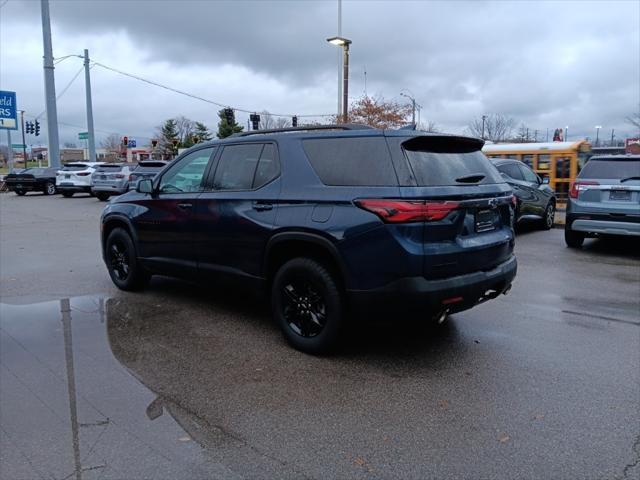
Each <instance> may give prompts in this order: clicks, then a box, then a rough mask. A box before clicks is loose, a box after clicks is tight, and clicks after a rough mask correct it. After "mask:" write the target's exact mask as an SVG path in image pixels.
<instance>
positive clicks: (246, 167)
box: [213, 144, 264, 190]
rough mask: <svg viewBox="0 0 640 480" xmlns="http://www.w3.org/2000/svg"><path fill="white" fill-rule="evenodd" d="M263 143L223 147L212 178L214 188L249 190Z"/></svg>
mask: <svg viewBox="0 0 640 480" xmlns="http://www.w3.org/2000/svg"><path fill="white" fill-rule="evenodd" d="M263 146H264V145H263V144H246V145H229V146H226V147H224V150H223V151H222V155H220V161H219V162H218V167H217V168H216V174H215V177H214V179H213V188H214V190H250V189H251V185H252V184H253V176H254V174H255V172H256V166H257V165H258V159H259V158H260V153H261V152H262V147H263Z"/></svg>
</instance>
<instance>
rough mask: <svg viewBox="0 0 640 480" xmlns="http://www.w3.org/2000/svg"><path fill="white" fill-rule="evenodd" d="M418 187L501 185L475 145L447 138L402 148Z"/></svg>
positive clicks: (410, 142)
mask: <svg viewBox="0 0 640 480" xmlns="http://www.w3.org/2000/svg"><path fill="white" fill-rule="evenodd" d="M402 148H403V150H404V152H405V154H406V156H407V160H408V161H409V165H410V166H411V169H412V170H413V174H414V176H415V178H416V182H417V183H418V185H419V186H421V187H431V186H439V185H482V184H487V183H504V180H503V179H502V176H501V175H500V174H499V173H498V171H497V170H496V168H495V167H494V166H493V165H492V164H491V162H490V161H489V160H488V159H487V157H485V156H484V154H483V153H482V152H481V151H480V150H479V148H480V145H479V144H478V143H477V142H475V141H467V140H464V139H460V138H455V137H452V138H447V137H414V138H412V139H410V140H407V141H406V142H404V143H403V144H402Z"/></svg>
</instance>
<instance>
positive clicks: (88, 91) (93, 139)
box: [84, 48, 96, 162]
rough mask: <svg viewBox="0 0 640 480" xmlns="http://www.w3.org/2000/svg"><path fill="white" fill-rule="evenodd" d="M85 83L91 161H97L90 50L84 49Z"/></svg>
mask: <svg viewBox="0 0 640 480" xmlns="http://www.w3.org/2000/svg"><path fill="white" fill-rule="evenodd" d="M84 84H85V87H84V89H85V94H86V102H87V132H88V134H89V135H88V137H89V138H87V143H88V144H89V145H88V146H89V161H90V162H95V161H96V137H95V136H94V133H93V105H92V103H91V75H90V74H89V50H87V49H86V48H85V49H84Z"/></svg>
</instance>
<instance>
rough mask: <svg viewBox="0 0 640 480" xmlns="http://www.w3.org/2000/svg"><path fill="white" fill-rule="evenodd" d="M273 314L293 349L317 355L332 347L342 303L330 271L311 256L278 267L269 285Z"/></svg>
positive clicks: (340, 328) (340, 326)
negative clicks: (270, 286) (270, 285)
mask: <svg viewBox="0 0 640 480" xmlns="http://www.w3.org/2000/svg"><path fill="white" fill-rule="evenodd" d="M271 305H272V309H273V317H274V319H275V320H276V322H277V323H278V325H279V326H280V328H281V329H282V332H283V333H284V336H285V338H286V339H287V341H288V342H289V343H290V344H291V345H292V346H293V347H294V348H296V349H298V350H300V351H303V352H306V353H310V354H313V355H319V354H323V353H327V352H329V351H331V350H332V349H334V348H335V346H336V344H337V340H338V337H339V334H340V331H341V330H342V326H343V323H344V319H343V316H344V305H343V300H342V293H341V290H340V287H339V284H338V282H337V280H336V278H335V277H334V275H333V274H332V273H331V272H330V271H329V270H328V269H327V268H325V267H324V266H323V265H322V264H320V263H318V262H317V261H315V260H312V259H311V258H305V257H300V258H294V259H292V260H289V261H288V262H286V263H285V264H284V265H282V266H281V267H280V269H279V270H278V272H277V273H276V275H275V277H274V279H273V284H272V288H271Z"/></svg>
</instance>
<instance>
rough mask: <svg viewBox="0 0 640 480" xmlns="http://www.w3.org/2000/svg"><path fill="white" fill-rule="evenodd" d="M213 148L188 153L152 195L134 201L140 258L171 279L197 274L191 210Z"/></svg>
mask: <svg viewBox="0 0 640 480" xmlns="http://www.w3.org/2000/svg"><path fill="white" fill-rule="evenodd" d="M214 153H215V147H210V148H202V149H199V150H196V151H193V152H190V153H188V154H187V155H185V156H184V157H182V158H180V159H178V160H176V161H175V163H174V164H173V165H172V166H171V168H169V169H168V170H166V171H165V172H164V173H163V174H162V176H161V177H159V178H157V179H156V181H155V182H154V194H153V195H145V197H144V199H142V200H140V201H136V203H137V204H138V205H140V207H142V209H143V210H142V211H141V212H139V213H138V214H137V215H134V223H135V227H136V230H137V232H138V248H139V250H140V251H139V256H140V257H142V261H143V262H144V263H145V265H147V266H148V267H149V268H151V269H152V270H154V271H156V272H159V273H165V274H167V275H174V276H186V277H190V276H193V275H195V274H196V272H197V266H196V255H195V252H194V249H193V233H194V230H193V211H194V208H195V205H196V201H197V199H198V196H199V195H200V194H201V193H202V191H203V189H204V179H205V172H206V171H207V168H208V167H209V163H210V161H211V159H212V158H213V156H214Z"/></svg>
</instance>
